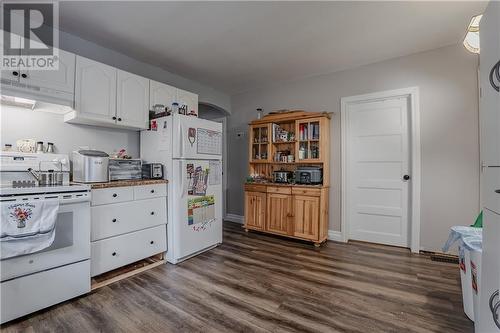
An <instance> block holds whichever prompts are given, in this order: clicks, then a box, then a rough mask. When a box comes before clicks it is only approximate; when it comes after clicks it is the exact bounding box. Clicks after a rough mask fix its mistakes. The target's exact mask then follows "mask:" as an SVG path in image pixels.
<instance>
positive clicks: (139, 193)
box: [134, 184, 167, 200]
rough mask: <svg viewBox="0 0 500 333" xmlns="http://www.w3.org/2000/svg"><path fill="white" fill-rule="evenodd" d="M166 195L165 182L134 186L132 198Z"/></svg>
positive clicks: (139, 198)
mask: <svg viewBox="0 0 500 333" xmlns="http://www.w3.org/2000/svg"><path fill="white" fill-rule="evenodd" d="M165 196H167V184H152V185H142V186H134V199H135V200H141V199H150V198H159V197H165Z"/></svg>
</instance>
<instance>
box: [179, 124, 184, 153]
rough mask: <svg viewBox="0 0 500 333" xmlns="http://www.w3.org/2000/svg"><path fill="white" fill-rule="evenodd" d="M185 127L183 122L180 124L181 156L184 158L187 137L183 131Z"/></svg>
mask: <svg viewBox="0 0 500 333" xmlns="http://www.w3.org/2000/svg"><path fill="white" fill-rule="evenodd" d="M183 132H184V131H183V128H182V124H179V140H180V143H181V151H180V156H179V157H180V158H183V157H184V141H185V138H183V137H182V133H183Z"/></svg>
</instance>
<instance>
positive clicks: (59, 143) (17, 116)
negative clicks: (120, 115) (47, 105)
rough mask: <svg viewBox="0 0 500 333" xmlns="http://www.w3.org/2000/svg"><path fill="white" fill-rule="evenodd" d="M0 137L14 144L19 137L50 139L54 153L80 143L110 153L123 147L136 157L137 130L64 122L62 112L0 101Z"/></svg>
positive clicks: (37, 139) (3, 141)
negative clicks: (31, 108) (6, 103)
mask: <svg viewBox="0 0 500 333" xmlns="http://www.w3.org/2000/svg"><path fill="white" fill-rule="evenodd" d="M0 126H1V128H2V131H1V133H0V141H1V146H2V148H3V147H4V145H5V144H6V143H7V144H8V143H10V144H12V146H13V147H14V148H15V146H16V140H18V139H35V140H36V141H43V142H44V144H47V142H53V143H54V144H55V147H56V152H57V153H68V154H69V153H70V152H71V151H73V150H75V149H78V148H79V147H89V148H91V149H97V150H102V151H105V152H107V153H110V154H111V153H113V152H114V151H117V150H119V149H121V148H125V149H126V150H127V153H128V154H129V155H131V156H132V157H139V136H140V134H139V132H135V131H128V130H118V129H110V128H103V127H102V128H101V127H94V126H86V125H72V124H68V123H64V121H63V115H62V114H57V113H50V112H42V111H32V110H29V109H24V108H19V107H12V106H6V105H0Z"/></svg>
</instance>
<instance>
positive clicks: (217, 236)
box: [141, 114, 222, 264]
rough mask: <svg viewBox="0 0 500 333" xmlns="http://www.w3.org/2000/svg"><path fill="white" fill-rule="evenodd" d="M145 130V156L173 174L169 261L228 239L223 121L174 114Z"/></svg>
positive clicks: (167, 175)
mask: <svg viewBox="0 0 500 333" xmlns="http://www.w3.org/2000/svg"><path fill="white" fill-rule="evenodd" d="M153 121H154V122H156V125H157V128H156V130H148V131H142V132H141V159H143V160H144V161H145V162H148V163H153V162H156V163H162V164H163V165H164V171H165V172H164V177H165V179H168V181H169V183H168V195H167V200H168V224H167V244H168V246H167V261H168V262H170V263H172V264H176V263H178V262H180V261H182V260H185V259H188V258H190V257H192V256H194V255H197V254H199V253H201V252H203V251H206V250H208V249H211V248H213V247H215V246H217V245H218V244H220V243H222V124H221V123H216V122H213V121H208V120H204V119H199V118H197V117H190V116H184V115H179V114H173V115H172V116H168V117H163V118H158V119H155V120H153Z"/></svg>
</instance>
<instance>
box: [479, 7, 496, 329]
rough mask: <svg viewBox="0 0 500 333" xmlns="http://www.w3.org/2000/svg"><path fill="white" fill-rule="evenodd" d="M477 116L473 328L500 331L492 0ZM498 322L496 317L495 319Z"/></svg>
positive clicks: (485, 22) (484, 24)
mask: <svg viewBox="0 0 500 333" xmlns="http://www.w3.org/2000/svg"><path fill="white" fill-rule="evenodd" d="M480 37H481V54H480V88H481V98H480V119H481V159H482V166H483V183H482V193H481V194H482V200H483V210H484V219H483V254H482V256H483V257H482V264H481V268H480V269H481V281H480V282H481V283H480V284H479V288H480V289H479V303H480V305H479V316H478V318H475V319H476V320H475V331H476V332H481V333H492V332H500V325H499V324H496V323H495V319H494V314H493V312H496V313H500V305H498V306H497V307H496V308H495V304H497V303H498V302H500V299H499V297H498V293H497V290H498V289H499V287H500V93H499V92H498V91H497V89H498V87H499V86H500V68H499V67H500V2H497V1H491V2H490V3H489V5H488V8H487V9H486V12H485V14H484V16H483V18H482V20H481V26H480ZM497 321H499V320H497Z"/></svg>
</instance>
